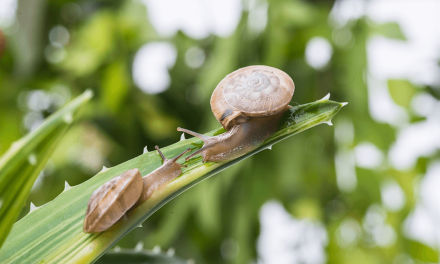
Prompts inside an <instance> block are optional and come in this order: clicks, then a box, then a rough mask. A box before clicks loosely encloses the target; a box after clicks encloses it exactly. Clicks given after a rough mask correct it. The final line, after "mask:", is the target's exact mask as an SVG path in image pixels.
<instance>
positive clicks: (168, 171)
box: [83, 146, 190, 233]
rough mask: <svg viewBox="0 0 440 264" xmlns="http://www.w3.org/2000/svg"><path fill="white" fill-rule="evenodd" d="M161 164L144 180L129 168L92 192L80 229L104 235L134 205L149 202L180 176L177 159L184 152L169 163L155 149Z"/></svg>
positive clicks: (180, 170) (134, 170) (179, 166)
mask: <svg viewBox="0 0 440 264" xmlns="http://www.w3.org/2000/svg"><path fill="white" fill-rule="evenodd" d="M156 150H157V151H158V152H159V155H160V156H161V158H162V160H163V164H162V165H161V166H160V167H159V168H157V169H156V170H154V171H152V172H151V173H149V174H148V175H146V176H145V177H142V176H141V173H140V171H139V169H131V170H128V171H126V172H124V173H123V174H121V175H120V176H117V177H115V178H113V179H112V180H110V181H108V182H107V183H105V184H104V185H102V186H101V187H99V188H98V189H97V190H96V191H94V192H93V194H92V196H91V197H90V200H89V203H88V205H87V211H86V216H85V219H84V225H83V230H84V232H87V233H96V232H103V231H105V230H107V229H109V228H110V227H111V226H113V225H114V224H115V223H116V222H117V221H118V220H119V219H120V218H121V217H123V216H124V215H125V214H126V212H127V211H128V210H130V209H131V208H132V207H133V206H134V205H135V204H136V203H138V202H143V201H145V200H146V199H148V198H149V197H150V196H151V195H152V194H153V192H154V191H156V190H158V189H159V188H160V187H162V186H164V185H165V184H166V183H168V182H169V181H171V180H173V179H174V178H176V177H178V176H179V175H180V174H181V173H182V169H181V168H182V165H181V164H179V163H177V160H178V159H179V158H180V157H181V156H182V155H184V154H185V153H187V152H188V151H189V150H190V149H187V150H186V151H184V152H183V153H181V154H179V155H177V156H176V157H174V158H172V159H170V160H168V159H166V158H165V156H164V155H163V153H162V152H161V151H160V150H159V148H158V147H157V146H156Z"/></svg>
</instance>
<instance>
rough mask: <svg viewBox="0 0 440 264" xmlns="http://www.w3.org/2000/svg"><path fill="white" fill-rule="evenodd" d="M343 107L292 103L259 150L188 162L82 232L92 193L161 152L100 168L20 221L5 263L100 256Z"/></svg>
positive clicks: (192, 143)
mask: <svg viewBox="0 0 440 264" xmlns="http://www.w3.org/2000/svg"><path fill="white" fill-rule="evenodd" d="M343 106H344V104H343V103H338V102H334V101H329V100H328V99H327V98H324V99H322V100H319V101H316V102H312V103H308V104H303V105H298V106H295V107H292V108H291V109H290V110H289V111H287V113H286V114H285V116H284V117H283V122H282V124H281V126H280V128H279V129H278V131H277V132H276V133H275V134H274V135H272V136H271V137H270V138H269V139H267V140H266V141H265V142H263V143H262V144H261V145H260V146H259V147H258V148H257V149H255V150H253V151H251V152H249V153H247V154H246V155H244V156H242V157H239V158H237V159H234V160H230V161H227V162H221V163H213V162H207V163H203V162H202V161H201V158H195V159H192V160H189V161H187V162H186V163H185V164H186V165H187V166H188V167H187V168H185V169H184V170H183V173H182V175H181V176H180V177H178V178H177V179H176V180H174V181H172V182H170V183H169V184H168V185H166V186H165V187H163V188H162V189H160V190H158V191H157V192H156V193H155V194H154V195H153V196H152V197H151V198H150V199H148V200H147V201H145V202H144V203H142V204H141V205H139V206H138V207H136V208H134V209H133V210H131V211H130V212H128V214H127V217H125V218H123V219H122V220H121V221H119V222H118V223H117V224H116V225H114V226H113V227H112V228H110V229H109V230H108V231H106V232H102V233H97V234H86V233H83V232H82V223H83V219H84V214H85V209H86V206H87V202H88V199H89V198H90V195H91V193H92V192H93V191H94V190H95V189H96V188H98V187H99V186H100V185H102V184H103V183H105V182H107V181H108V180H110V179H111V178H113V177H115V176H117V175H119V174H121V173H122V172H124V171H126V170H128V169H132V168H139V170H140V171H141V173H142V175H146V174H147V173H149V172H151V171H152V170H154V169H155V168H157V167H158V166H159V165H160V163H161V159H160V157H159V155H158V154H157V153H156V152H148V153H144V154H142V155H140V156H138V157H136V158H134V159H131V160H129V161H126V162H124V163H122V164H119V165H117V166H115V167H112V168H110V169H107V170H103V171H101V172H99V173H98V174H97V175H95V176H94V177H92V178H91V179H90V180H88V181H86V182H84V183H82V184H80V185H77V186H75V187H73V188H71V189H69V190H68V191H65V192H63V193H62V194H60V195H59V196H58V197H57V198H56V199H54V200H53V201H51V202H49V203H47V204H45V205H44V206H42V207H41V208H39V209H38V210H35V211H33V212H31V213H30V214H28V215H27V216H25V217H24V218H23V219H21V220H20V221H18V222H17V223H16V224H15V225H14V227H13V229H12V231H11V234H10V236H9V237H8V239H7V241H6V243H5V245H4V247H3V248H2V249H1V250H0V262H1V263H3V262H6V263H27V262H30V261H33V262H44V263H88V262H92V261H95V260H96V259H98V258H99V257H100V256H101V255H102V254H104V253H105V252H106V251H107V250H108V249H109V248H110V247H111V246H112V245H114V244H115V243H116V242H117V241H118V240H119V239H121V238H122V237H123V236H124V235H125V234H127V233H128V232H129V231H131V230H133V229H134V228H136V227H137V226H139V224H141V223H142V222H143V221H144V220H145V219H147V218H148V217H149V216H151V215H152V214H153V213H154V212H156V211H157V210H158V209H159V208H161V207H162V206H163V205H164V204H166V203H167V202H169V201H170V200H172V199H173V198H175V197H176V196H177V195H179V194H180V193H182V192H184V191H185V190H187V189H189V188H190V187H191V186H193V185H194V184H196V183H198V182H200V181H202V180H203V179H206V178H208V177H210V176H212V175H214V174H216V173H218V172H220V171H221V170H224V169H226V168H227V167H229V166H231V165H233V164H235V163H237V162H239V161H240V160H243V159H246V158H248V157H250V156H252V155H254V154H256V153H258V152H260V151H263V150H265V149H271V146H272V145H273V144H275V143H277V142H280V141H282V140H284V139H286V138H288V137H290V136H292V135H294V134H297V133H300V132H302V131H304V130H306V129H309V128H311V127H313V126H316V125H318V124H322V123H328V124H330V123H329V122H330V121H331V119H332V118H333V116H334V115H335V114H336V113H337V112H338V111H339V110H340V109H341V108H342V107H343ZM222 132H224V130H223V128H219V129H216V130H214V131H211V132H210V133H208V134H209V135H215V134H219V133H222ZM201 145H202V142H201V141H200V140H199V139H197V138H191V139H186V140H182V141H179V142H177V143H175V144H172V145H170V146H168V147H165V148H162V150H163V152H164V154H165V156H167V157H170V156H174V155H176V154H178V153H181V152H182V151H183V150H185V149H187V148H188V147H189V148H192V149H193V150H195V149H198V148H200V147H201Z"/></svg>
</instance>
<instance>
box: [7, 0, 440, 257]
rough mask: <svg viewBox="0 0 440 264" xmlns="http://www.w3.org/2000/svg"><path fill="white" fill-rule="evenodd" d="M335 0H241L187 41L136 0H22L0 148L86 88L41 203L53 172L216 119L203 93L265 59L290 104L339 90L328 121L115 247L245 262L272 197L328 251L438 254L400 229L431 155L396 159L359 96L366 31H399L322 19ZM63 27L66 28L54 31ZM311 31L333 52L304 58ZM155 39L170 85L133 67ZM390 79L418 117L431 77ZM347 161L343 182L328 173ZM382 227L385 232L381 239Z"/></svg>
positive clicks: (75, 174) (37, 193) (111, 159)
mask: <svg viewBox="0 0 440 264" xmlns="http://www.w3.org/2000/svg"><path fill="white" fill-rule="evenodd" d="M256 2H259V1H256ZM262 2H264V3H265V1H262ZM264 3H263V4H264ZM243 6H248V2H244V3H243ZM249 6H251V5H249ZM332 6H333V2H332V1H330V2H329V1H300V0H295V1H291V0H281V1H279V0H278V1H271V0H270V1H267V24H266V26H265V27H264V29H263V30H261V31H255V30H253V29H252V27H251V26H250V24H251V23H250V21H251V17H252V14H251V13H252V10H248V9H244V11H243V12H242V15H241V19H240V22H239V24H238V26H237V28H236V29H235V31H234V32H233V33H232V34H231V35H230V36H226V37H219V36H215V35H210V36H208V37H206V38H202V39H194V38H191V37H189V36H188V35H187V34H185V33H184V32H183V31H178V32H177V33H176V34H174V35H172V36H169V37H165V36H161V35H159V34H158V33H157V32H155V30H154V28H153V27H152V25H151V23H150V19H151V18H149V17H148V15H147V14H148V13H147V10H146V9H145V6H144V5H143V4H142V3H141V2H140V1H134V0H133V1H131V0H125V1H98V0H89V1H68V0H63V1H43V0H36V1H24V0H20V1H18V10H17V14H18V15H17V21H16V22H17V23H16V25H14V26H13V27H12V28H9V29H4V30H3V33H4V35H5V37H6V45H5V47H6V49H5V50H4V52H3V54H2V57H0V139H1V140H0V153H4V152H5V151H6V149H7V148H8V147H9V145H10V144H11V143H12V142H13V141H14V140H17V139H18V138H20V137H21V136H23V135H24V134H25V133H26V132H27V131H28V130H29V129H32V128H34V127H35V126H37V125H38V122H39V121H41V120H42V118H43V117H45V116H47V115H48V114H50V113H52V112H53V111H54V110H55V109H57V108H58V107H59V106H60V105H62V103H63V102H65V101H66V100H67V99H68V98H70V97H72V96H73V95H77V94H79V93H81V92H82V91H83V90H85V89H86V88H91V89H93V90H94V92H95V94H96V98H97V99H96V101H95V104H94V105H93V111H91V113H90V121H87V122H83V123H82V124H81V125H79V126H77V127H76V128H75V129H73V130H72V131H70V132H69V133H68V134H67V135H66V138H65V140H63V142H61V145H62V146H60V147H59V148H58V150H57V152H56V153H55V155H54V158H53V159H51V160H50V162H49V164H48V166H47V167H46V168H45V170H44V173H43V176H42V177H41V178H39V179H38V180H37V183H36V184H35V185H34V186H33V188H32V193H31V198H30V201H32V202H33V203H34V204H36V205H42V204H44V203H47V202H48V201H50V200H51V199H53V198H54V197H56V196H57V195H58V194H59V193H60V192H61V191H62V190H63V187H64V181H67V182H68V183H69V184H70V185H76V184H79V183H81V182H83V181H84V180H86V179H88V178H89V177H91V175H94V174H96V172H98V171H99V170H100V169H101V167H102V166H103V165H105V166H112V165H114V164H119V163H120V162H122V161H125V160H127V159H130V158H132V157H134V156H136V155H138V154H140V153H141V152H142V148H143V146H148V147H150V148H151V147H152V146H154V145H155V144H158V145H159V146H165V145H169V144H171V143H174V142H176V141H177V140H178V139H179V137H180V135H178V134H177V133H176V131H175V128H176V126H182V127H187V128H190V129H192V130H195V131H208V130H210V129H212V128H213V127H216V125H217V124H216V121H215V120H214V118H213V116H212V114H211V111H210V108H209V97H210V94H211V92H212V90H213V89H214V87H215V85H216V84H217V83H218V81H219V80H220V79H221V78H223V77H224V76H225V75H226V74H227V73H229V72H231V71H233V70H235V69H237V68H238V67H242V66H247V65H250V64H267V65H271V66H274V67H278V68H281V69H283V70H284V71H286V72H287V73H289V74H290V75H291V76H292V77H293V79H294V81H295V85H296V91H295V95H294V98H293V102H292V104H296V103H305V102H310V101H313V100H316V99H318V98H321V97H323V96H324V95H325V94H327V93H328V92H330V93H331V97H332V99H334V100H337V101H348V102H350V104H349V105H348V106H347V108H346V109H345V111H343V112H342V113H341V114H340V115H339V116H338V118H337V120H335V129H331V128H327V127H322V128H321V129H316V130H312V131H309V132H307V133H303V134H300V135H298V136H297V137H295V138H292V139H291V140H289V141H288V142H287V143H286V144H282V145H279V146H275V147H274V149H273V151H271V152H263V153H260V154H258V155H256V156H255V157H253V158H252V159H249V160H247V161H245V162H243V163H241V164H238V165H236V166H234V167H232V168H230V169H228V170H227V171H224V172H222V175H219V177H216V178H213V179H211V180H208V181H205V182H203V183H202V184H199V185H198V186H197V187H195V188H193V189H192V190H191V191H188V192H186V193H185V194H184V195H182V196H181V197H180V198H179V199H176V200H175V201H173V202H172V203H170V204H168V205H167V206H165V207H164V208H163V209H161V211H160V212H159V213H157V214H155V215H154V216H153V217H152V218H150V219H149V220H148V221H147V222H145V223H144V224H143V227H142V228H137V229H136V230H135V231H133V232H131V233H130V234H129V235H128V236H126V237H125V238H124V239H123V240H122V241H120V242H119V243H118V246H120V247H122V248H133V247H134V246H135V245H136V244H137V243H138V242H142V243H143V244H144V246H145V248H153V247H154V246H156V245H159V246H161V247H165V248H168V247H174V248H175V249H176V254H177V255H178V256H182V257H184V258H187V259H189V258H192V259H195V260H196V261H198V262H201V263H205V262H212V263H225V262H229V263H247V262H249V261H252V260H256V259H257V258H258V256H259V252H257V246H256V244H257V242H256V241H257V239H258V236H259V234H260V223H259V212H260V208H261V206H262V205H263V204H264V203H265V202H266V201H268V200H270V199H276V200H279V201H281V202H282V203H283V205H284V207H285V208H286V210H287V211H288V212H289V213H290V214H291V215H292V216H293V217H295V218H297V219H308V220H314V221H319V222H321V223H322V224H323V225H324V227H325V229H326V232H327V237H328V244H327V247H326V253H327V260H328V262H329V263H393V262H396V263H402V262H405V261H407V262H408V261H409V262H411V261H424V262H436V261H438V252H437V250H436V249H433V248H431V246H429V245H426V244H423V243H420V242H418V241H415V240H413V239H411V238H409V237H408V236H407V235H405V232H404V231H403V230H404V225H405V220H406V219H407V218H408V216H409V214H410V213H411V212H412V211H413V209H414V207H415V205H416V203H417V202H418V197H419V196H418V194H417V193H416V192H415V186H416V185H417V184H418V182H419V181H420V180H421V177H422V176H421V175H424V174H425V173H426V171H427V167H428V164H429V162H430V161H432V160H434V159H435V158H436V157H438V153H437V154H436V153H431V154H429V155H426V157H423V158H420V159H418V161H417V164H416V165H415V166H413V167H411V168H409V169H398V168H394V167H393V166H392V165H391V163H390V162H389V160H388V158H387V157H386V156H387V154H388V153H389V151H390V149H391V147H392V144H393V142H394V141H395V140H396V137H397V135H398V130H397V128H396V127H394V126H391V125H388V124H385V123H380V122H378V121H376V120H375V119H373V118H372V117H371V115H370V111H369V104H374V102H369V100H368V91H367V83H366V78H367V74H368V73H367V66H368V64H367V41H368V39H369V38H370V37H371V36H377V35H382V36H384V37H387V38H395V39H396V40H399V41H404V39H405V36H404V35H403V33H402V32H401V31H400V29H399V26H398V25H397V24H395V23H386V24H376V23H373V22H372V21H370V20H369V19H368V18H365V17H360V18H357V19H353V20H350V21H349V22H348V23H346V24H344V25H343V26H340V25H337V24H335V23H332V21H331V19H329V14H330V11H331V8H332ZM250 9H251V7H250ZM60 25H61V26H62V28H63V29H61V30H60V28H59V27H57V26H60ZM56 28H58V31H53V30H55V29H56ZM64 29H65V30H67V32H68V35H67V37H66V35H65V34H64V33H60V32H65V31H64ZM51 32H52V37H50V35H51V34H50V33H51ZM53 32H58V34H55V33H53ZM63 34H64V35H63ZM56 36H58V37H56ZM315 37H321V38H323V39H325V40H326V41H327V42H328V43H329V44H330V46H331V48H332V55H331V59H330V60H329V62H328V64H327V65H324V66H323V67H320V68H313V67H311V66H310V65H309V64H308V63H307V62H306V59H305V57H306V48H307V47H308V44H309V42H310V40H311V39H313V38H315ZM156 41H162V42H167V43H170V44H172V45H173V46H174V48H175V49H176V52H177V53H176V55H177V56H176V60H175V63H174V65H172V67H171V68H170V70H169V74H170V76H169V77H170V85H169V86H168V87H167V90H166V91H164V92H162V93H160V94H156V95H153V94H148V93H144V92H143V91H142V90H141V89H139V87H137V86H136V85H135V84H134V81H133V75H132V67H133V61H134V56H135V54H136V53H137V52H138V50H139V49H140V48H141V47H142V46H143V45H144V44H147V43H151V42H156ZM193 47H197V48H199V49H201V50H202V51H203V53H204V55H205V60H204V62H203V64H202V66H201V67H200V68H197V67H196V68H193V67H190V66H189V65H188V64H187V60H186V53H187V51H188V50H190V48H193ZM388 91H389V93H390V95H391V97H392V99H393V100H394V101H395V103H396V104H398V105H399V106H401V107H402V109H404V111H406V112H407V113H408V115H409V117H410V122H417V121H420V120H422V119H423V117H422V116H420V115H418V114H417V113H414V112H412V111H411V110H410V108H408V105H409V104H410V103H411V101H412V99H413V97H414V96H415V95H417V94H420V93H428V94H431V95H432V96H433V97H436V98H438V95H439V93H438V89H437V88H435V87H418V86H415V85H414V84H412V83H411V82H408V81H407V80H401V79H394V80H389V82H388ZM35 102H37V103H35ZM365 142H369V143H371V144H373V145H375V146H376V147H377V148H378V150H380V152H381V153H383V154H385V158H384V159H382V160H381V162H380V164H377V165H376V166H372V167H368V166H359V164H358V163H357V162H356V160H355V156H354V155H355V150H357V149H358V148H357V146H358V145H360V144H363V143H365ZM344 165H348V166H344ZM341 166H342V167H341ZM341 168H342V169H341ZM346 168H348V170H349V171H348V173H349V174H350V173H353V175H354V176H355V178H354V179H355V181H354V182H353V178H350V180H343V179H342V180H341V178H340V177H339V176H340V175H338V174H340V173H342V174H343V173H344V172H347V170H345V169H346ZM351 170H352V171H351ZM336 172H338V173H336ZM390 182H391V183H393V184H397V186H398V187H399V188H400V190H402V192H403V195H404V198H405V203H404V204H403V205H402V207H401V208H399V209H398V210H394V211H393V210H388V209H387V208H386V206H385V205H384V202H383V197H382V193H381V192H382V190H383V188H384V186H385V185H386V184H387V183H390ZM30 201H29V202H30ZM381 234H386V235H387V236H386V237H385V240H384V236H381ZM292 250H293V249H292Z"/></svg>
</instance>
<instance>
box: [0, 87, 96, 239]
mask: <svg viewBox="0 0 440 264" xmlns="http://www.w3.org/2000/svg"><path fill="white" fill-rule="evenodd" d="M91 97H92V92H91V91H86V92H85V93H83V94H82V95H80V96H78V97H77V98H76V99H74V100H73V101H72V102H70V103H69V104H67V105H66V106H65V107H63V108H62V109H60V110H59V111H57V112H56V113H54V114H53V115H51V116H50V117H49V118H47V119H46V121H45V122H44V123H43V124H42V125H41V126H39V127H38V128H37V129H35V130H34V131H32V132H30V133H29V134H28V135H26V136H25V137H23V138H21V139H20V140H18V141H16V142H14V143H13V144H12V146H11V147H10V148H9V150H8V151H7V152H6V153H5V154H4V155H3V156H2V157H1V158H0V219H1V220H0V246H1V245H2V243H3V241H4V240H5V238H6V236H7V235H8V233H9V231H10V229H11V226H12V225H13V223H14V222H15V220H16V219H17V217H18V215H19V213H20V212H21V210H22V208H23V205H24V204H25V202H26V199H27V198H28V196H29V193H30V190H31V188H32V185H33V184H34V182H35V180H36V179H37V177H38V174H39V173H40V172H41V170H42V169H43V168H44V166H45V165H46V162H47V160H48V159H49V157H50V155H51V154H52V152H53V151H54V149H55V148H56V146H57V143H58V142H59V140H60V139H61V137H62V136H63V135H64V133H65V132H66V130H67V128H68V127H69V126H70V124H71V123H72V122H73V121H74V113H75V112H76V111H77V110H78V109H79V108H80V106H82V105H83V104H84V103H85V102H87V101H88V100H89V99H90V98H91Z"/></svg>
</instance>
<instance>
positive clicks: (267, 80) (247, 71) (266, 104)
mask: <svg viewBox="0 0 440 264" xmlns="http://www.w3.org/2000/svg"><path fill="white" fill-rule="evenodd" d="M294 90H295V85H294V83H293V80H292V78H290V76H289V75H287V73H285V72H283V71H282V70H279V69H277V68H273V67H269V66H263V65H254V66H248V67H244V68H241V69H238V70H236V71H234V72H232V73H230V74H228V75H227V76H226V77H225V78H223V80H221V81H220V83H219V84H218V85H217V87H216V88H215V90H214V92H213V94H212V96H211V109H212V112H213V113H214V116H215V118H216V119H217V120H218V121H219V122H220V123H221V124H222V125H223V127H224V128H225V129H227V130H228V129H230V128H231V127H232V126H233V125H235V124H237V123H241V122H244V121H245V120H246V119H247V118H248V117H263V116H271V115H275V114H277V113H280V112H282V111H284V110H285V109H286V107H287V105H288V104H289V102H290V100H291V99H292V96H293V92H294Z"/></svg>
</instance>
